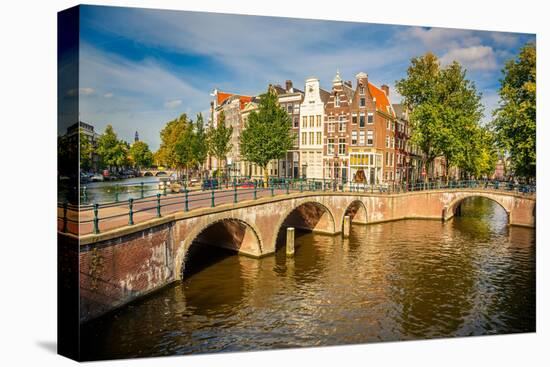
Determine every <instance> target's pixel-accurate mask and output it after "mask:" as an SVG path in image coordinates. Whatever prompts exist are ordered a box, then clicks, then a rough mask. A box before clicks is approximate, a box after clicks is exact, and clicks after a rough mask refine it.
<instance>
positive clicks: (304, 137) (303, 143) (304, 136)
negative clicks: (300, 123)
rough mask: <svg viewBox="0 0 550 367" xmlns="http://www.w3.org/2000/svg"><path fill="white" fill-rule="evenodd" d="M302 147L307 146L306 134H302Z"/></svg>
mask: <svg viewBox="0 0 550 367" xmlns="http://www.w3.org/2000/svg"><path fill="white" fill-rule="evenodd" d="M302 145H307V134H306V133H302Z"/></svg>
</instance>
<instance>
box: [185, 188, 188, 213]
mask: <svg viewBox="0 0 550 367" xmlns="http://www.w3.org/2000/svg"><path fill="white" fill-rule="evenodd" d="M185 211H186V212H188V211H189V190H187V188H186V189H185Z"/></svg>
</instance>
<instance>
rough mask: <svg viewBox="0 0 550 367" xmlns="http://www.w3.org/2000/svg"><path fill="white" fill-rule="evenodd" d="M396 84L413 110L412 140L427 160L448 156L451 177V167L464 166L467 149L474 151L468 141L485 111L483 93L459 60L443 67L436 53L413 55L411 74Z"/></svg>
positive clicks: (446, 158)
mask: <svg viewBox="0 0 550 367" xmlns="http://www.w3.org/2000/svg"><path fill="white" fill-rule="evenodd" d="M396 87H397V90H398V92H399V93H400V94H401V95H402V96H403V97H404V103H405V105H406V106H407V108H409V109H410V110H411V111H412V112H411V114H410V119H411V127H412V131H413V132H412V141H413V143H415V144H416V145H417V146H418V147H419V148H420V149H421V150H422V152H423V153H424V156H423V164H424V165H428V166H429V165H431V164H432V163H433V160H434V159H435V158H436V157H437V156H444V157H445V161H446V172H445V176H446V178H447V179H448V177H449V169H450V167H451V166H453V165H456V166H458V167H459V168H461V167H460V165H461V164H464V163H465V160H464V157H465V155H466V153H468V154H470V155H471V153H472V152H471V151H470V152H468V151H467V150H468V143H469V141H470V140H471V139H472V136H475V134H474V135H472V134H473V133H474V132H475V131H476V129H478V128H479V125H480V119H481V117H482V115H483V114H482V111H483V107H482V105H481V95H480V94H479V93H478V92H477V90H476V88H475V85H474V83H473V82H471V81H469V80H468V79H466V71H465V70H464V69H463V68H462V67H461V66H460V64H459V63H458V62H456V61H455V62H453V63H452V64H450V65H449V66H447V67H445V68H441V66H440V64H439V60H438V59H437V57H436V56H435V55H433V54H432V53H427V54H426V55H424V56H421V57H416V58H413V59H412V60H411V65H410V66H409V68H408V70H407V77H406V78H404V79H401V80H399V81H397V82H396ZM426 180H427V176H426Z"/></svg>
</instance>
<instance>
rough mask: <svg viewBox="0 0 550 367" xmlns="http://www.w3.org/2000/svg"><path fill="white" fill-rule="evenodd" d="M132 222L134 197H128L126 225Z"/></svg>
mask: <svg viewBox="0 0 550 367" xmlns="http://www.w3.org/2000/svg"><path fill="white" fill-rule="evenodd" d="M133 224H134V199H133V198H130V199H128V225H130V226H131V225H133Z"/></svg>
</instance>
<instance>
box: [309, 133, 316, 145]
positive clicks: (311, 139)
mask: <svg viewBox="0 0 550 367" xmlns="http://www.w3.org/2000/svg"><path fill="white" fill-rule="evenodd" d="M313 144H315V140H313V131H310V133H309V145H313Z"/></svg>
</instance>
